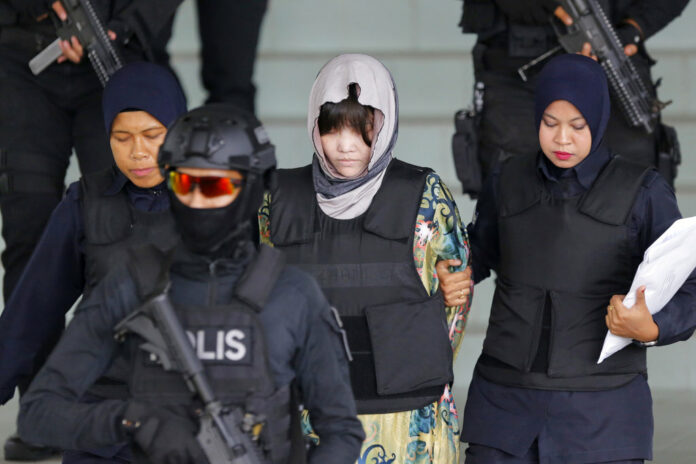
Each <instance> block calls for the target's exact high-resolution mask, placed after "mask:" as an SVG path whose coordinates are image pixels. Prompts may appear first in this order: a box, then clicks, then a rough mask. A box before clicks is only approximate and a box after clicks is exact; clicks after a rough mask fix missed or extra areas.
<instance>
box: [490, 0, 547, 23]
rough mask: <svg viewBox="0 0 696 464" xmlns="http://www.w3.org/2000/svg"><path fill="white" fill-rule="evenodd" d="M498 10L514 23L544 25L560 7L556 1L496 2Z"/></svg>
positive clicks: (521, 0) (502, 0)
mask: <svg viewBox="0 0 696 464" xmlns="http://www.w3.org/2000/svg"><path fill="white" fill-rule="evenodd" d="M495 3H496V5H498V8H500V9H501V11H502V12H503V14H504V15H505V16H507V17H508V19H509V20H510V21H512V22H514V23H521V24H533V25H544V24H548V23H549V16H551V15H552V14H553V12H554V11H555V10H556V7H558V2H557V1H556V0H495Z"/></svg>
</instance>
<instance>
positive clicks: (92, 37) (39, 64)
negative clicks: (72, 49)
mask: <svg viewBox="0 0 696 464" xmlns="http://www.w3.org/2000/svg"><path fill="white" fill-rule="evenodd" d="M61 3H62V4H63V6H64V7H65V12H66V13H67V15H68V18H67V19H66V20H65V22H63V21H61V20H60V18H58V16H57V15H56V14H55V13H53V12H51V19H52V20H53V23H54V24H55V26H56V32H57V33H58V38H57V39H56V40H54V41H53V43H51V45H49V46H48V47H46V48H45V49H43V50H42V51H41V52H39V54H38V55H36V56H35V57H34V58H32V59H31V61H29V68H31V72H33V73H34V75H37V74H39V73H40V72H41V71H43V70H44V69H46V68H47V67H48V66H50V65H51V64H52V63H53V62H54V61H56V60H57V59H58V57H60V56H61V55H62V54H63V52H62V51H61V49H60V45H59V44H60V41H61V40H70V38H71V37H72V36H75V37H77V40H79V41H80V44H81V45H82V47H83V48H84V49H85V53H86V55H87V58H89V61H90V63H92V67H93V68H94V71H95V72H96V73H97V76H98V77H99V82H101V84H102V86H105V85H106V82H107V81H108V80H109V77H111V75H112V74H113V73H115V72H116V71H118V70H119V69H120V68H121V66H123V61H122V59H121V56H120V55H119V53H118V51H117V50H116V48H115V47H114V46H113V44H112V43H111V40H110V39H109V36H108V34H107V32H106V29H105V28H104V26H103V25H102V23H101V21H100V20H99V17H98V16H97V13H96V12H95V10H94V7H93V6H92V3H90V0H61Z"/></svg>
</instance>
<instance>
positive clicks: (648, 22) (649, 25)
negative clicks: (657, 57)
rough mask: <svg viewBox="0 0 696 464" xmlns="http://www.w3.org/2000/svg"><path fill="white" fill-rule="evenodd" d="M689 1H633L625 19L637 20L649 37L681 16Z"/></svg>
mask: <svg viewBox="0 0 696 464" xmlns="http://www.w3.org/2000/svg"><path fill="white" fill-rule="evenodd" d="M688 3H689V0H660V1H655V0H637V1H634V2H632V3H631V6H630V7H629V8H628V9H627V11H626V18H624V19H628V18H630V19H633V20H634V21H635V22H637V23H638V25H639V26H640V28H641V30H642V31H643V37H644V38H645V39H647V38H648V37H651V36H653V35H655V34H656V33H658V32H659V31H660V30H662V28H664V27H665V26H666V25H667V24H669V23H670V22H671V21H672V20H673V19H674V18H676V17H677V16H679V15H680V14H681V13H682V11H684V8H686V5H687V4H688Z"/></svg>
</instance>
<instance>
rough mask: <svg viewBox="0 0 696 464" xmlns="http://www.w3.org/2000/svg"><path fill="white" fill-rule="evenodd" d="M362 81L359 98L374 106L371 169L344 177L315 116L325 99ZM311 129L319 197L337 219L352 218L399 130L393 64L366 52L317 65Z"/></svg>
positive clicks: (366, 201) (365, 202)
mask: <svg viewBox="0 0 696 464" xmlns="http://www.w3.org/2000/svg"><path fill="white" fill-rule="evenodd" d="M353 83H355V84H358V87H359V88H360V94H359V96H358V102H359V103H360V104H361V105H369V106H371V107H373V108H374V109H375V121H374V136H373V137H374V139H373V142H372V156H371V158H370V162H369V164H368V166H367V171H366V172H365V173H364V174H363V175H361V176H360V177H358V178H354V179H346V178H344V177H343V176H341V175H340V174H339V173H338V172H337V171H336V170H335V169H334V168H333V166H331V164H330V163H329V162H328V160H327V159H326V156H325V155H324V151H323V150H322V147H321V139H320V135H319V127H318V125H317V120H318V118H319V112H320V110H321V105H323V104H324V103H326V102H332V103H338V102H340V101H342V100H345V99H346V98H347V97H348V87H349V85H350V84H353ZM307 129H308V130H309V137H310V139H311V140H312V143H313V144H314V150H315V154H314V160H313V163H312V165H313V176H314V190H315V191H316V195H317V202H318V203H319V207H320V208H321V209H322V211H323V212H324V213H325V214H327V215H329V216H331V217H333V218H336V219H352V218H354V217H357V216H359V215H361V214H362V213H364V212H365V211H366V210H367V208H368V207H369V206H370V203H372V198H373V197H374V196H375V194H376V193H377V191H378V190H379V187H380V186H381V185H382V180H383V179H384V174H385V172H386V171H385V170H386V167H387V166H388V165H389V162H390V161H391V159H392V149H393V147H394V144H395V143H396V138H397V135H398V99H397V95H396V88H395V86H394V79H393V78H392V76H391V74H390V73H389V70H388V69H387V68H386V67H385V66H384V65H383V64H382V63H380V62H379V61H378V60H376V59H375V58H373V57H371V56H368V55H362V54H346V55H339V56H337V57H335V58H333V59H332V60H331V61H329V62H328V63H327V64H326V65H324V67H323V68H322V69H321V71H319V74H318V75H317V78H316V80H315V81H314V85H313V86H312V91H311V92H310V95H309V110H308V114H307Z"/></svg>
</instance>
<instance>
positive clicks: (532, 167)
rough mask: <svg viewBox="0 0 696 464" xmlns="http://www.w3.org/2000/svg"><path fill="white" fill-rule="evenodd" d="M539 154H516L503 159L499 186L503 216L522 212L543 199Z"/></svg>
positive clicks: (500, 209)
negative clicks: (538, 167) (538, 162)
mask: <svg viewBox="0 0 696 464" xmlns="http://www.w3.org/2000/svg"><path fill="white" fill-rule="evenodd" d="M537 159H538V154H537V153H533V154H525V155H515V156H511V157H509V158H508V159H506V160H504V161H502V165H501V167H500V178H499V187H498V197H499V201H498V203H499V207H498V209H499V214H500V216H501V217H505V216H512V215H514V214H517V213H521V212H522V211H525V210H526V209H528V208H530V207H532V206H534V205H535V204H536V203H537V202H539V200H540V199H541V193H542V188H543V184H542V181H541V179H540V177H539V176H540V174H539V172H538V169H537Z"/></svg>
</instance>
